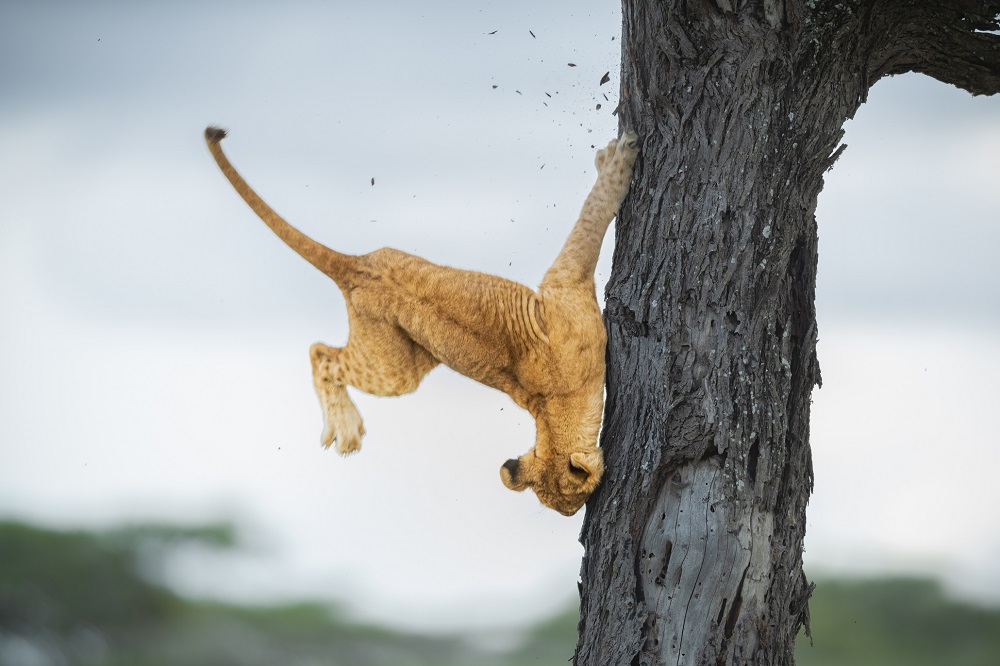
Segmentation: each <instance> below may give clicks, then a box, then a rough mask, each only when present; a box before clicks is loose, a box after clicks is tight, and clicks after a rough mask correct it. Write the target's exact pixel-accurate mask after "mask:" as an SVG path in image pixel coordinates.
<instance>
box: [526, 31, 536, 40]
mask: <svg viewBox="0 0 1000 666" xmlns="http://www.w3.org/2000/svg"><path fill="white" fill-rule="evenodd" d="M528 34H529V35H531V38H532V39H538V38H537V37H535V33H533V32H531V31H530V30H529V31H528Z"/></svg>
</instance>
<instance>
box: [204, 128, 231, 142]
mask: <svg viewBox="0 0 1000 666" xmlns="http://www.w3.org/2000/svg"><path fill="white" fill-rule="evenodd" d="M225 138H226V130H224V129H222V128H221V127H211V126H210V127H206V128H205V141H208V142H209V143H219V142H220V141H222V140H223V139H225Z"/></svg>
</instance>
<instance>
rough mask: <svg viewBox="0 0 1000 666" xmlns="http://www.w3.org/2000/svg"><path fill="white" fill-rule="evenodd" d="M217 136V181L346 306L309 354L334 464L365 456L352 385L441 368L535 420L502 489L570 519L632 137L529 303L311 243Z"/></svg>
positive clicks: (405, 380)
mask: <svg viewBox="0 0 1000 666" xmlns="http://www.w3.org/2000/svg"><path fill="white" fill-rule="evenodd" d="M225 136H226V132H225V131H224V130H221V129H218V128H215V127H209V128H208V129H206V130H205V139H206V141H207V142H208V147H209V150H211V151H212V155H213V156H214V157H215V161H216V162H217V163H218V165H219V167H220V168H221V169H222V172H223V173H224V174H225V176H226V178H228V179H229V182H230V183H232V185H233V187H235V188H236V191H237V192H238V193H239V195H240V196H241V197H242V198H243V200H244V201H246V202H247V204H249V206H250V208H252V209H253V211H254V212H255V213H256V214H257V215H258V216H259V217H260V218H261V219H262V220H263V221H264V223H265V224H267V226H269V227H270V228H271V230H272V231H273V232H274V233H275V234H277V235H278V237H279V238H280V239H281V240H283V241H284V242H285V243H287V244H288V245H289V246H290V247H291V248H292V249H293V250H295V251H296V252H298V253H299V254H300V255H301V256H302V257H303V258H305V259H306V260H307V261H308V262H309V263H311V264H312V265H313V266H315V267H316V268H318V269H320V270H321V271H323V272H324V273H326V275H328V276H329V277H330V278H332V279H333V280H334V282H336V283H337V286H339V287H340V290H341V291H342V292H343V294H344V299H345V300H346V302H347V315H348V321H349V323H350V333H349V337H348V341H347V345H346V346H344V347H341V348H335V347H327V346H326V345H323V344H320V343H316V344H314V345H313V346H312V348H311V349H310V356H311V358H312V371H313V383H314V384H315V386H316V393H317V394H318V395H319V401H320V405H321V406H322V409H323V418H324V424H325V427H324V429H323V436H322V442H323V446H325V447H329V446H330V445H331V444H333V443H334V442H336V443H337V451H338V452H339V453H341V454H348V453H353V452H354V451H357V450H359V449H360V448H361V438H362V437H363V436H364V434H365V428H364V425H363V423H362V420H361V415H360V414H358V410H357V408H356V407H355V406H354V403H353V402H352V401H351V399H350V397H349V396H348V394H347V386H348V385H350V386H354V387H356V388H358V389H361V390H362V391H364V392H366V393H372V394H374V395H384V396H391V395H402V394H404V393H410V392H411V391H414V390H416V388H417V386H418V385H419V384H420V380H421V379H423V377H424V375H426V374H427V373H428V372H430V370H431V369H432V368H434V367H435V366H436V365H437V364H438V363H444V364H445V365H447V366H449V367H451V368H453V369H454V370H456V371H458V372H460V373H462V374H463V375H466V376H467V377H471V378H472V379H474V380H476V381H478V382H481V383H483V384H486V385H487V386H492V387H493V388H495V389H499V390H501V391H503V392H504V393H506V394H507V395H509V396H510V397H511V398H512V399H513V400H514V402H515V403H517V404H518V405H520V406H521V407H522V408H524V409H526V410H528V412H530V413H531V415H532V416H533V417H534V418H535V426H536V436H535V446H534V447H533V448H532V449H531V450H530V451H528V452H527V453H525V454H524V455H522V456H521V457H520V458H515V459H511V460H508V461H507V462H506V463H504V464H503V466H502V467H501V468H500V478H501V480H502V481H503V483H504V485H506V486H507V487H508V488H510V489H512V490H517V491H521V490H524V489H525V488H531V489H532V490H534V491H535V494H536V495H537V496H538V499H539V500H540V501H541V503H542V504H544V505H545V506H547V507H550V508H552V509H555V510H556V511H558V512H560V513H562V514H564V515H567V516H570V515H573V514H574V513H576V512H577V511H578V510H579V509H580V507H581V506H583V504H584V502H586V501H587V498H588V497H589V496H590V494H591V493H592V492H593V491H594V488H596V487H597V484H598V483H599V482H600V480H601V476H602V475H603V474H604V459H603V456H602V454H601V450H600V449H599V448H598V447H597V434H598V429H599V428H600V425H601V412H602V410H603V407H604V348H605V344H606V336H605V332H604V324H603V322H602V320H601V310H600V308H599V307H598V305H597V298H596V297H595V294H594V269H595V267H596V265H597V256H598V253H599V252H600V249H601V242H602V240H603V239H604V233H605V231H606V230H607V228H608V225H609V224H611V220H612V218H614V216H615V214H616V213H617V212H618V207H619V206H620V205H621V203H622V200H623V199H624V198H625V195H626V193H627V192H628V188H629V182H630V180H631V177H632V165H633V163H634V162H635V158H636V154H637V152H638V147H637V142H636V137H635V136H634V135H632V134H625V135H624V136H623V137H622V138H621V139H619V140H617V141H612V142H610V143H609V144H608V145H607V147H606V148H603V149H601V150H599V151H597V159H596V163H597V183H596V184H595V185H594V188H593V189H592V190H591V192H590V195H589V196H588V197H587V200H586V201H585V202H584V204H583V210H582V211H581V213H580V217H579V219H578V220H577V222H576V225H575V226H574V227H573V230H572V231H571V232H570V235H569V238H568V239H567V240H566V244H565V245H564V246H563V249H562V251H561V252H560V253H559V256H558V257H556V260H555V263H554V264H552V267H551V268H549V270H548V272H547V273H546V274H545V277H544V278H543V279H542V283H541V285H540V286H539V288H538V292H537V293H536V292H534V291H532V290H531V289H529V288H527V287H525V286H522V285H520V284H517V283H516V282H511V281H510V280H505V279H503V278H499V277H495V276H492V275H486V274H483V273H475V272H471V271H463V270H458V269H455V268H448V267H446V266H438V265H436V264H432V263H430V262H428V261H425V260H423V259H420V258H419V257H415V256H413V255H410V254H407V253H405V252H401V251H399V250H393V249H389V248H383V249H381V250H376V251H374V252H372V253H370V254H365V255H360V256H351V255H346V254H341V253H339V252H336V251H334V250H331V249H329V248H327V247H325V246H323V245H321V244H319V243H317V242H316V241H314V240H312V239H311V238H309V237H308V236H306V235H305V234H303V233H302V232H300V231H298V230H297V229H295V228H294V227H292V226H291V225H290V224H288V223H287V222H286V221H285V220H284V219H282V218H281V217H280V216H279V215H278V214H277V213H276V212H274V210H272V209H271V208H270V207H269V206H268V205H267V204H266V203H264V201H263V200H262V199H261V198H260V197H259V196H258V195H257V193H256V192H254V191H253V190H252V189H251V188H250V186H249V185H248V184H247V182H246V181H245V180H243V177H242V176H240V174H239V173H237V171H236V169H234V168H233V166H232V165H231V164H230V163H229V160H228V159H227V158H226V156H225V154H223V152H222V148H221V146H220V145H219V141H221V140H222V139H223V138H225Z"/></svg>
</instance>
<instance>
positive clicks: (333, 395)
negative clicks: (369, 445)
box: [309, 342, 365, 456]
mask: <svg viewBox="0 0 1000 666" xmlns="http://www.w3.org/2000/svg"><path fill="white" fill-rule="evenodd" d="M343 351H344V350H343V349H338V348H336V347H327V346H326V345H324V344H320V343H318V342H317V343H316V344H314V345H313V346H312V347H310V348H309V357H310V360H311V361H312V370H313V386H315V387H316V395H317V396H318V397H319V404H320V407H321V408H322V410H323V435H322V437H321V438H320V441H321V442H322V444H323V446H324V447H325V448H330V446H331V445H332V444H333V443H334V442H336V443H337V453H339V454H340V455H342V456H346V455H347V454H349V453H354V452H355V451H358V450H359V449H360V448H361V439H362V438H363V437H364V436H365V424H364V421H363V420H362V419H361V414H360V413H359V412H358V408H357V406H355V404H354V401H353V400H351V397H350V396H349V395H347V385H346V383H345V381H344V377H343V372H342V371H341V369H340V363H339V362H338V361H339V360H340V356H341V354H342V353H343Z"/></svg>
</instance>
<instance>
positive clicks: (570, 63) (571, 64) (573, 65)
mask: <svg viewBox="0 0 1000 666" xmlns="http://www.w3.org/2000/svg"><path fill="white" fill-rule="evenodd" d="M566 64H567V65H568V66H570V67H576V63H575V62H568V63H566Z"/></svg>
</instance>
